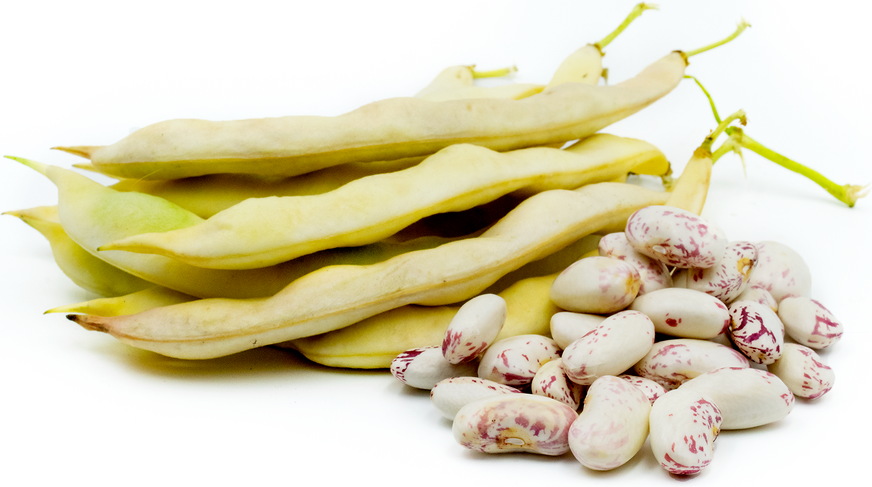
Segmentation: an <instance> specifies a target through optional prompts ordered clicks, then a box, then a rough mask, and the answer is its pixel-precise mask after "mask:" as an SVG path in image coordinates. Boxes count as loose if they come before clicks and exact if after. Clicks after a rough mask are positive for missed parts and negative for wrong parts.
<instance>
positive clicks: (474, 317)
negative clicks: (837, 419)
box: [391, 206, 843, 475]
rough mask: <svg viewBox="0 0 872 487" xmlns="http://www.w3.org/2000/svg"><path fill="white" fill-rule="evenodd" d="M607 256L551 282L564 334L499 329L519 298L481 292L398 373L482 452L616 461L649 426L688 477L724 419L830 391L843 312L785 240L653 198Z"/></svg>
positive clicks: (737, 422) (601, 463)
mask: <svg viewBox="0 0 872 487" xmlns="http://www.w3.org/2000/svg"><path fill="white" fill-rule="evenodd" d="M596 253H598V254H599V255H589V256H586V257H584V258H582V259H581V260H578V261H577V262H575V263H573V264H572V265H570V266H569V267H567V268H566V269H565V270H564V271H563V272H562V273H560V274H559V275H558V276H557V278H556V279H555V280H554V282H553V284H552V286H551V291H550V296H551V300H552V301H553V302H554V303H555V304H556V305H557V306H559V308H560V309H562V310H565V311H561V312H558V313H556V314H554V315H553V317H552V319H551V337H547V336H543V335H519V336H514V337H510V338H505V339H502V340H499V341H494V340H495V338H496V337H497V335H498V333H499V332H500V329H501V328H502V326H503V323H504V321H505V317H506V303H505V301H504V300H503V299H502V298H500V297H499V296H496V295H493V294H483V295H480V296H478V297H475V298H473V299H471V300H469V301H467V302H466V303H465V304H464V305H463V306H462V307H461V308H460V310H459V311H458V312H457V314H456V315H455V316H454V318H453V319H452V321H451V322H450V324H449V325H448V329H447V330H446V331H445V338H444V341H443V343H442V346H441V347H422V348H416V349H413V350H409V351H407V352H405V353H402V354H400V355H399V356H397V357H396V358H395V359H394V361H393V363H392V366H391V372H392V373H393V375H394V376H395V377H397V378H398V379H399V380H401V381H402V382H404V383H405V384H407V385H409V386H412V387H416V388H421V389H429V390H430V398H431V400H432V403H433V405H434V406H435V407H436V408H437V409H438V410H439V411H440V413H441V414H442V415H443V416H445V417H446V418H449V419H451V420H453V434H454V438H455V439H456V440H457V442H458V443H459V444H461V445H463V446H464V447H466V448H469V449H471V450H475V451H480V452H485V453H504V452H532V453H538V454H543V455H553V456H556V455H563V454H565V453H567V452H569V451H571V452H572V454H573V455H574V456H575V457H576V458H577V459H578V461H579V462H581V463H582V464H583V465H584V466H585V467H588V468H590V469H593V470H611V469H614V468H618V467H620V466H621V465H623V464H625V463H626V462H628V461H629V460H630V459H631V458H633V456H635V455H636V454H637V453H638V452H639V450H640V449H641V448H642V446H643V444H644V443H645V440H646V439H648V438H649V437H650V446H651V449H652V452H653V454H654V456H655V458H656V459H657V461H659V462H660V465H661V466H662V467H663V468H664V469H666V470H667V471H668V472H670V473H672V474H677V475H691V474H696V473H699V472H700V471H701V470H702V469H704V468H705V467H706V466H708V465H709V464H710V462H711V461H712V458H713V453H714V448H713V444H714V442H715V440H716V439H717V437H718V433H719V432H720V431H721V430H736V429H745V428H753V427H756V426H761V425H764V424H768V423H771V422H774V421H778V420H780V419H782V418H784V417H785V416H787V414H788V413H790V411H791V410H792V408H793V407H794V403H795V400H794V397H802V398H807V399H814V398H818V397H821V396H822V395H824V394H826V393H827V392H828V391H829V390H830V389H831V388H832V387H833V383H834V380H835V376H834V374H833V371H832V369H831V368H830V367H828V366H827V365H825V364H824V363H823V362H822V360H821V358H820V356H819V355H818V354H817V353H816V352H815V349H817V350H820V349H824V348H827V347H829V346H831V345H833V344H834V343H836V342H837V341H838V340H839V339H840V338H841V336H842V333H843V329H842V324H841V323H840V322H839V321H838V320H837V319H836V318H835V317H834V316H833V314H832V313H831V312H830V311H829V310H828V309H827V308H826V307H825V306H824V305H822V304H821V303H819V302H818V301H815V300H813V299H811V298H810V297H809V296H808V295H809V292H810V289H811V274H810V272H809V269H808V267H807V265H806V264H805V262H804V261H803V259H802V258H801V257H800V256H799V255H798V254H797V253H796V252H795V251H793V250H792V249H790V248H789V247H788V246H786V245H784V244H781V243H777V242H771V241H764V242H753V243H752V242H748V241H730V240H728V239H727V237H726V235H725V233H724V232H723V231H722V230H721V229H720V228H719V227H718V226H717V225H715V224H713V223H711V222H708V221H706V220H705V219H704V218H701V217H699V216H697V215H695V214H693V213H691V212H688V211H686V210H682V209H680V208H675V207H670V206H648V207H645V208H642V209H640V210H638V211H636V212H635V213H633V215H632V216H631V217H630V218H629V220H628V221H627V226H626V229H625V231H624V232H620V233H611V234H608V235H605V236H603V237H602V239H601V240H600V241H599V247H598V249H597V251H596ZM582 397H583V398H584V399H583V401H582ZM580 407H581V409H580V413H579V412H578V411H579V408H580Z"/></svg>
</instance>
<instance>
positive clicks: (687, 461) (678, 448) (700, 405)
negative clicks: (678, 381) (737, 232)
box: [648, 389, 723, 475]
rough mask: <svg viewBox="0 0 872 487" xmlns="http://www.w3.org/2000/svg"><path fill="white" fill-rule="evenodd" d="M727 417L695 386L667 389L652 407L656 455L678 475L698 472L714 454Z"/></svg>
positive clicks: (652, 436)
mask: <svg viewBox="0 0 872 487" xmlns="http://www.w3.org/2000/svg"><path fill="white" fill-rule="evenodd" d="M722 421H723V416H722V414H721V411H720V408H719V407H718V405H717V402H715V401H714V400H712V399H711V398H710V397H708V396H707V395H706V394H703V393H701V392H700V391H695V390H692V389H676V390H674V391H669V392H667V393H666V394H665V395H664V396H663V397H661V398H660V399H658V400H657V402H655V403H654V405H653V406H651V414H650V416H649V419H648V422H649V427H650V429H651V434H650V443H651V451H652V453H654V458H656V459H657V461H658V462H660V466H661V467H663V468H664V469H666V471H668V472H669V473H672V474H675V475H694V474H698V473H700V472H701V471H702V469H704V468H706V467H707V466H708V465H709V464H710V463H711V461H712V457H713V455H714V451H715V450H714V442H715V440H716V439H717V437H718V434H719V433H720V430H721V426H722Z"/></svg>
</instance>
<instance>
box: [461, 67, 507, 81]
mask: <svg viewBox="0 0 872 487" xmlns="http://www.w3.org/2000/svg"><path fill="white" fill-rule="evenodd" d="M517 70H518V68H517V67H516V66H511V67H508V68H502V69H492V70H490V71H476V70H475V66H473V69H472V77H473V78H475V79H478V78H499V77H501V76H508V75H510V74H512V73H514V72H515V71H517Z"/></svg>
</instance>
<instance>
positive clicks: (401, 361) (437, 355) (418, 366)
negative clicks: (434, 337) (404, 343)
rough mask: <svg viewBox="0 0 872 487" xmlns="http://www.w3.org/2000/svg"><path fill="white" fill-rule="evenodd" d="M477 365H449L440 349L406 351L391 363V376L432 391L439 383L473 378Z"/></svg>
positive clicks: (427, 348)
mask: <svg viewBox="0 0 872 487" xmlns="http://www.w3.org/2000/svg"><path fill="white" fill-rule="evenodd" d="M475 372H476V366H475V364H460V365H454V364H449V363H448V362H447V361H446V360H445V357H443V356H442V348H440V347H420V348H413V349H411V350H406V351H405V352H403V353H401V354H399V355H397V356H396V358H394V360H393V361H392V362H391V374H393V375H394V377H396V378H397V379H399V380H400V382H402V383H403V384H406V385H407V386H411V387H415V388H417V389H426V390H430V389H432V388H433V386H435V385H436V383H437V382H439V381H441V380H445V379H448V378H450V377H462V376H473V375H475Z"/></svg>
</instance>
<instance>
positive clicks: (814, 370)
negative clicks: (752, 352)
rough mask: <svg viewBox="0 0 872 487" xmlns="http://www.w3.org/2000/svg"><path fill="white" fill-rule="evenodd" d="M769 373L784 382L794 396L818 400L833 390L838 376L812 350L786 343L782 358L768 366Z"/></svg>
mask: <svg viewBox="0 0 872 487" xmlns="http://www.w3.org/2000/svg"><path fill="white" fill-rule="evenodd" d="M768 369H769V372H772V373H773V374H775V375H777V376H778V378H779V379H781V380H782V381H784V384H785V385H787V388H788V389H790V392H792V393H793V395H794V396H797V397H804V398H806V399H816V398H818V397H821V396H823V395H824V394H826V393H827V392H829V391H830V389H832V388H833V383H834V382H835V381H836V375H835V374H834V373H833V369H831V368H830V367H828V366H827V365H825V364H824V363H823V362H822V361H821V358H820V356H819V355H818V354H817V353H816V352H815V351H814V350H812V349H810V348H808V347H806V346H804V345H799V344H796V343H785V344H784V352H783V353H782V354H781V358H780V359H778V360H776V361H775V363H774V364H771V365H769V366H768Z"/></svg>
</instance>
